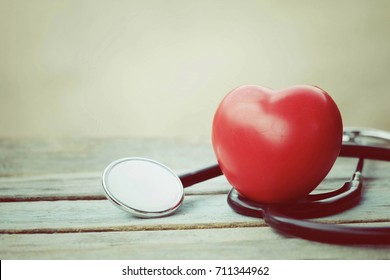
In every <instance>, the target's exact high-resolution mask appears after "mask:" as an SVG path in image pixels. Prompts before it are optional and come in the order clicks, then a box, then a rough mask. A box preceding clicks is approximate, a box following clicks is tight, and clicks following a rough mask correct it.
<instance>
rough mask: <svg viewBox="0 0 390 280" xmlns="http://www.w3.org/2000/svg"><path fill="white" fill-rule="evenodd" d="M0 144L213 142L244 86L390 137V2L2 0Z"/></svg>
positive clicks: (0, 21)
mask: <svg viewBox="0 0 390 280" xmlns="http://www.w3.org/2000/svg"><path fill="white" fill-rule="evenodd" d="M0 3H1V4H0V40H1V43H0V137H69V136H70V137H113V136H114V137H174V138H184V139H193V140H199V139H209V137H210V129H211V123H212V119H213V114H214V111H215V109H216V108H217V106H218V104H219V102H220V101H221V99H222V98H223V97H224V96H225V95H226V94H227V93H228V92H229V91H230V90H232V89H234V88H235V87H237V86H240V85H243V84H258V85H263V86H267V87H270V88H275V89H280V88H284V87H288V86H291V85H295V84H313V85H318V86H320V87H321V88H323V89H324V90H326V91H328V92H329V93H330V94H331V95H332V96H333V98H334V99H335V101H336V103H337V104H338V105H339V108H340V110H341V113H342V115H343V120H344V125H346V126H366V127H367V126H368V127H377V128H382V129H386V130H390V118H389V116H390V113H389V109H390V108H389V96H390V93H389V88H390V78H389V73H390V1H387V0H382V1H375V0H374V1H351V0H350V1H323V0H321V1H253V0H252V1H244V0H237V1H214V0H208V1H203V0H197V1H183V0H182V1H179V0H174V1H172V0H166V1H162V0H152V1H150V0H149V1H131V0H128V1H116V0H111V1H83V0H69V1H66V0H57V1H51V0H47V1H46V0H36V1H18V0H16V1H4V0H0Z"/></svg>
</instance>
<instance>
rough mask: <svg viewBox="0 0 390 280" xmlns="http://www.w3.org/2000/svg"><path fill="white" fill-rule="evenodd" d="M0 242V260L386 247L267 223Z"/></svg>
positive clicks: (287, 253) (288, 253)
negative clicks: (332, 241)
mask: <svg viewBox="0 0 390 280" xmlns="http://www.w3.org/2000/svg"><path fill="white" fill-rule="evenodd" d="M386 225H388V226H390V224H389V223H388V224H386ZM0 244H2V246H1V247H0V258H1V259H18V258H21V257H22V258H23V259H116V260H117V259H129V260H131V259H158V260H159V259H221V260H225V259H232V260H236V259H244V260H246V259H259V260H260V259H265V260H266V259H279V260H285V259H390V247H388V246H385V247H383V246H363V247H362V246H341V245H329V244H322V243H317V242H309V241H306V240H302V239H299V238H291V237H286V236H282V235H280V234H276V233H274V232H273V231H272V230H271V229H270V228H268V227H260V228H226V229H225V228H223V229H194V230H156V231H130V232H129V231H125V232H100V233H66V234H33V235H25V234H22V235H19V234H13V235H8V234H3V235H0Z"/></svg>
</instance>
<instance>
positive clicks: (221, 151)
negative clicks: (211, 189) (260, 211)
mask: <svg viewBox="0 0 390 280" xmlns="http://www.w3.org/2000/svg"><path fill="white" fill-rule="evenodd" d="M342 134H343V125H342V119H341V115H340V112H339V110H338V108H337V105H336V103H335V102H334V101H333V99H332V98H331V97H330V96H329V94H327V93H326V92H325V91H323V90H322V89H320V88H318V87H314V86H294V87H290V88H287V89H284V90H280V91H273V90H271V89H268V88H264V87H260V86H252V85H247V86H242V87H239V88H237V89H235V90H233V91H231V92H230V93H229V94H228V95H227V96H226V97H225V98H224V99H223V100H222V102H221V104H220V105H219V107H218V109H217V111H216V113H215V116H214V121H213V127H212V143H213V148H214V152H215V154H216V157H217V159H218V163H219V165H220V167H221V169H222V171H223V173H224V175H225V176H226V178H227V180H228V181H229V182H230V184H231V185H232V186H233V187H234V188H235V189H236V190H237V191H238V192H239V193H240V194H241V195H243V196H245V197H247V198H249V199H251V200H253V201H256V202H260V203H284V202H290V201H293V200H296V199H299V198H301V197H302V196H304V195H306V194H308V193H310V192H311V191H312V190H313V189H315V188H316V186H317V185H318V184H319V183H320V182H321V181H322V180H323V179H324V178H325V176H326V175H327V174H328V172H329V171H330V169H331V168H332V166H333V164H334V162H335V160H336V158H337V156H338V154H339V152H340V148H341V144H342Z"/></svg>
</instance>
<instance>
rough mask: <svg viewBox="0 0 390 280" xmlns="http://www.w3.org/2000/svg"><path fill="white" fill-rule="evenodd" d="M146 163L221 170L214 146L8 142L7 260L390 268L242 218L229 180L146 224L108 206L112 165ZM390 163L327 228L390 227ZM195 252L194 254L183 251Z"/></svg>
mask: <svg viewBox="0 0 390 280" xmlns="http://www.w3.org/2000/svg"><path fill="white" fill-rule="evenodd" d="M127 156H141V157H147V158H152V159H155V160H157V161H160V162H163V163H164V164H166V165H168V166H169V167H171V168H172V169H173V170H174V171H175V172H177V173H178V174H181V173H186V172H188V171H193V170H196V169H198V168H203V167H205V166H208V165H211V164H213V163H215V159H214V154H213V152H212V148H211V145H210V143H195V142H194V143H188V142H184V141H180V140H170V139H165V140H160V139H57V140H23V139H22V140H10V139H0V258H1V259H51V258H54V259H156V258H157V259H206V258H207V259H232V258H233V259H318V258H320V259H326V258H330V259H339V258H341V259H345V258H346V259H389V258H390V255H389V252H390V248H389V247H388V246H383V247H378V246H376V247H375V246H335V245H328V244H320V243H315V242H308V241H305V240H301V239H296V238H288V237H285V236H281V235H279V234H277V233H275V232H273V231H272V230H271V229H269V228H268V227H267V226H266V224H265V223H264V221H263V220H261V219H255V218H250V217H244V216H241V215H238V214H236V213H234V212H233V211H232V210H231V209H230V208H229V207H228V205H227V203H226V195H227V193H228V191H229V190H230V188H231V186H230V185H229V183H228V182H227V181H226V179H225V178H224V177H223V176H221V177H218V178H215V179H212V180H209V181H207V182H204V183H202V184H198V185H196V186H193V187H191V188H188V189H186V190H185V193H186V197H185V201H184V204H183V206H182V207H181V208H180V209H179V211H178V212H177V213H175V214H174V215H172V216H169V217H163V218H157V219H139V218H135V217H133V216H131V215H130V214H128V213H125V212H123V211H121V210H120V209H118V208H116V207H115V206H114V205H113V204H112V203H111V202H109V201H108V200H106V199H105V196H104V194H103V189H102V186H101V174H102V172H103V170H104V168H105V167H106V165H107V164H108V163H109V162H111V161H112V160H115V159H118V158H121V157H127ZM355 164H356V159H345V158H344V159H339V160H338V161H337V162H336V164H335V166H334V168H333V169H332V171H331V172H330V174H329V175H328V176H327V178H326V180H325V181H324V182H323V183H322V184H321V185H320V186H319V188H318V191H319V192H320V191H323V190H330V189H334V188H337V187H339V186H341V185H342V183H343V182H344V181H345V180H347V179H349V177H350V176H351V174H352V172H353V170H354V168H355ZM389 167H390V164H389V163H388V162H378V161H366V164H365V168H364V174H365V184H366V187H365V191H364V193H363V194H364V196H363V200H362V202H361V204H360V205H359V207H356V208H354V209H352V210H350V211H346V212H344V213H341V214H338V215H335V216H330V217H326V218H323V219H320V221H321V222H326V223H342V224H344V223H363V224H364V225H370V224H373V225H378V224H383V223H384V224H390V215H389V214H390V211H389V209H390V203H389V200H390V174H389V172H388V171H389ZM183 248H185V249H183Z"/></svg>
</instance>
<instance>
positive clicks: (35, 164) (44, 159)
mask: <svg viewBox="0 0 390 280" xmlns="http://www.w3.org/2000/svg"><path fill="white" fill-rule="evenodd" d="M130 156H136V157H146V158H151V159H154V160H156V161H159V162H162V163H164V164H165V165H167V166H169V167H170V168H172V169H173V170H174V171H175V172H177V173H178V174H180V173H182V172H187V171H189V170H196V169H198V168H202V167H205V166H209V165H212V164H215V163H216V160H215V156H214V152H213V149H212V146H211V144H210V143H209V142H193V143H190V142H188V141H183V140H180V139H136V138H132V139H120V138H116V139H114V138H110V139H84V138H83V139H73V138H69V139H4V138H0V177H24V176H35V175H43V174H50V175H51V174H69V173H89V172H102V171H103V169H104V168H105V167H106V166H107V165H108V164H109V163H110V162H111V161H113V160H116V159H119V158H123V157H130Z"/></svg>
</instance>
